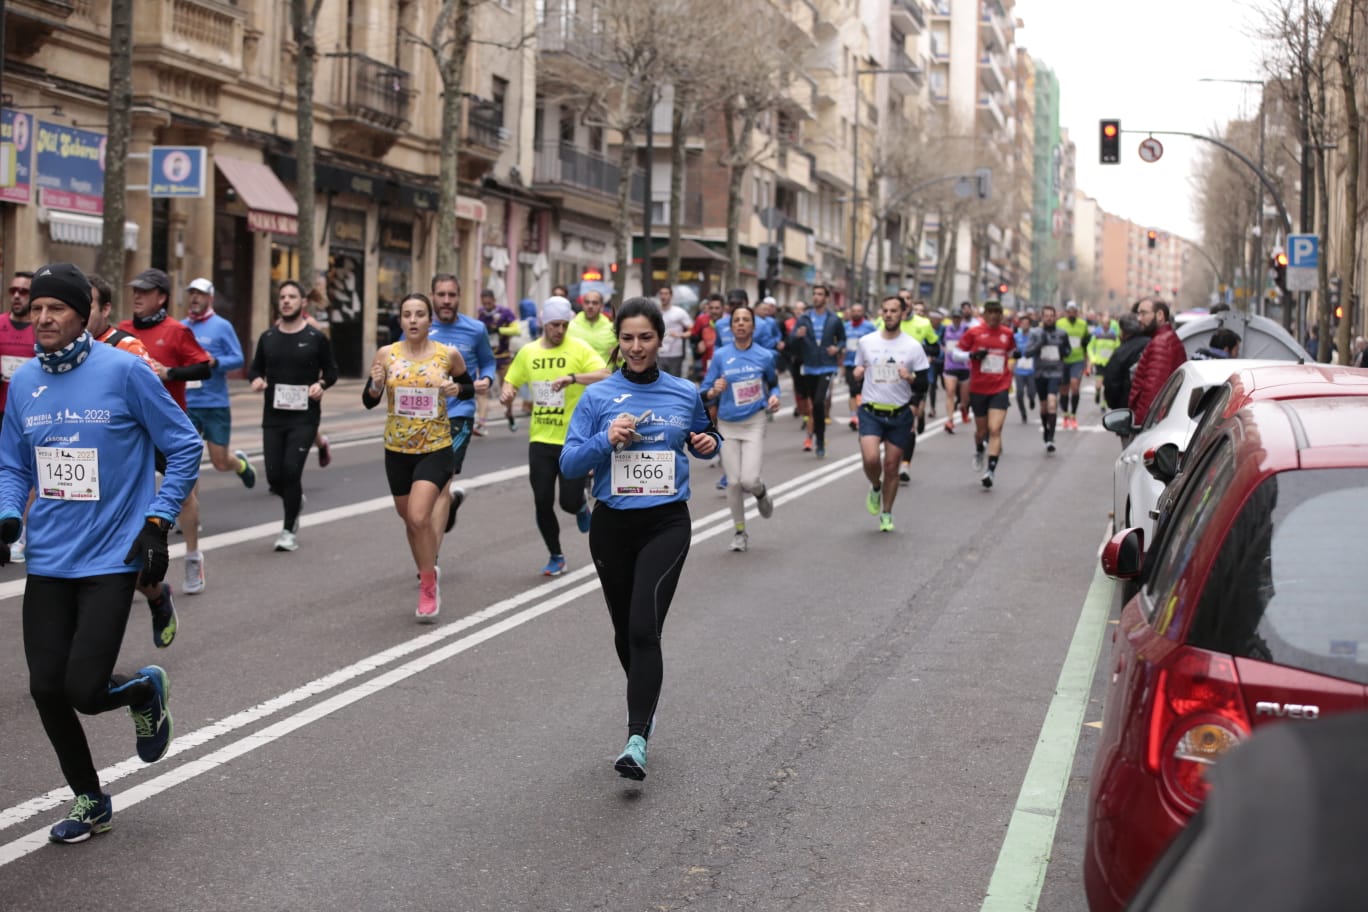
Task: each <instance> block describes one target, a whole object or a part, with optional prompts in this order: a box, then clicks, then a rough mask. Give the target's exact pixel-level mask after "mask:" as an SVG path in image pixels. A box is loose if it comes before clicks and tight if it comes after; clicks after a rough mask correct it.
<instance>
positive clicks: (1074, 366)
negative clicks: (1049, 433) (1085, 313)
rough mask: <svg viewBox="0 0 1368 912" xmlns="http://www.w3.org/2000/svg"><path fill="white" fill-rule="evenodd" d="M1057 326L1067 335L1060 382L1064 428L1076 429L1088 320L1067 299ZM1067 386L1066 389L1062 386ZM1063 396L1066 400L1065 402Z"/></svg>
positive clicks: (1086, 347)
mask: <svg viewBox="0 0 1368 912" xmlns="http://www.w3.org/2000/svg"><path fill="white" fill-rule="evenodd" d="M1059 328H1060V329H1062V330H1063V331H1064V334H1065V335H1066V336H1068V337H1069V351H1068V354H1066V355H1065V356H1064V378H1065V382H1062V383H1060V387H1059V396H1060V405H1061V407H1062V409H1063V412H1064V430H1066V431H1069V430H1073V431H1076V430H1078V391H1079V388H1080V387H1081V386H1082V383H1083V375H1084V374H1086V373H1087V372H1088V334H1089V327H1088V321H1087V320H1085V319H1083V318H1082V317H1080V316H1079V315H1078V304H1076V303H1075V302H1073V301H1069V302H1068V303H1067V304H1065V305H1064V319H1062V320H1060V321H1059ZM1065 386H1067V387H1068V389H1067V390H1066V389H1065V388H1064V387H1065ZM1065 397H1067V398H1068V401H1067V402H1065V401H1064V399H1065Z"/></svg>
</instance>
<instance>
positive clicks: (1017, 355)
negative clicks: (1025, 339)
mask: <svg viewBox="0 0 1368 912" xmlns="http://www.w3.org/2000/svg"><path fill="white" fill-rule="evenodd" d="M1020 358H1021V349H1019V348H1014V349H1012V360H1013V361H1016V360H1019V359H1020Z"/></svg>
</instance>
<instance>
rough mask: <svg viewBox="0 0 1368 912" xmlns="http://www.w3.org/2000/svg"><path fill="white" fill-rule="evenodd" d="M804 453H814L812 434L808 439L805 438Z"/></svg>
mask: <svg viewBox="0 0 1368 912" xmlns="http://www.w3.org/2000/svg"><path fill="white" fill-rule="evenodd" d="M803 452H804V453H811V452H812V435H811V434H808V435H807V437H805V438H803Z"/></svg>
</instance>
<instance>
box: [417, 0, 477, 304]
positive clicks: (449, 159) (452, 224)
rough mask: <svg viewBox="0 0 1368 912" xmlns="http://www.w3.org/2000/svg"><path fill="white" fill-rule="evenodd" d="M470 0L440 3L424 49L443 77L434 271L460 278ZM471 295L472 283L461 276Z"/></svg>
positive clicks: (467, 292) (473, 283) (452, 0)
mask: <svg viewBox="0 0 1368 912" xmlns="http://www.w3.org/2000/svg"><path fill="white" fill-rule="evenodd" d="M471 6H472V2H471V0H444V2H443V3H442V6H441V9H440V10H439V11H438V15H437V19H436V21H435V22H434V24H433V27H432V40H431V42H430V43H429V45H428V47H429V49H430V50H431V51H432V53H433V58H434V60H435V62H436V64H437V72H438V74H439V75H440V76H441V79H442V138H441V146H440V151H439V156H440V157H439V160H438V163H437V240H436V244H437V252H436V256H435V258H434V263H435V265H436V271H437V272H446V273H451V274H453V275H460V268H459V263H460V258H459V253H458V251H457V250H456V198H457V196H458V195H459V194H460V180H461V169H460V158H461V134H462V124H461V114H462V112H463V109H464V100H465V64H466V55H467V54H468V53H469V50H470V16H471ZM461 279H462V283H461V284H462V285H463V286H464V288H463V290H464V291H465V293H466V294H467V295H468V294H472V293H473V289H474V286H475V284H476V281H471V280H469V279H468V278H467V277H466V276H461Z"/></svg>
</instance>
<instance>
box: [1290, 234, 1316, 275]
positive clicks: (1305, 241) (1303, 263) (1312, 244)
mask: <svg viewBox="0 0 1368 912" xmlns="http://www.w3.org/2000/svg"><path fill="white" fill-rule="evenodd" d="M1287 265H1288V267H1289V268H1291V269H1315V268H1316V267H1317V266H1319V265H1320V237H1319V236H1317V235H1314V234H1289V235H1288V236H1287Z"/></svg>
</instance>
